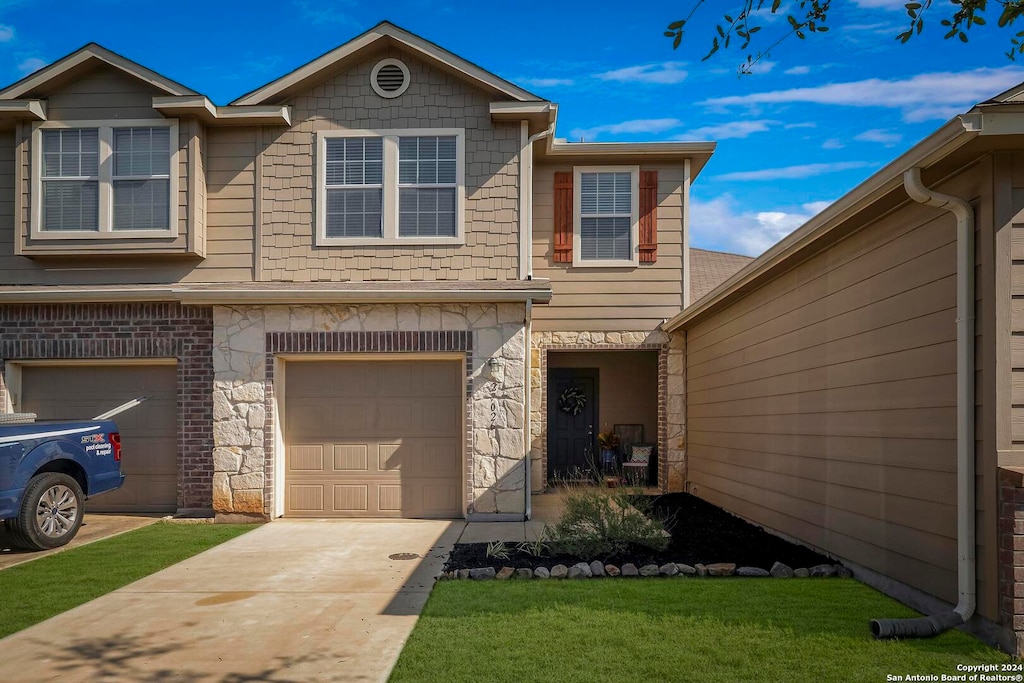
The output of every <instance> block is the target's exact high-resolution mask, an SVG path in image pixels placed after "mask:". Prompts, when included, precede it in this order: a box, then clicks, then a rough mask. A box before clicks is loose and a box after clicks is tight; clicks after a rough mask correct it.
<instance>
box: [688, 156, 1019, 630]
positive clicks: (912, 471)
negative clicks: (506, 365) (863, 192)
mask: <svg viewBox="0 0 1024 683" xmlns="http://www.w3.org/2000/svg"><path fill="white" fill-rule="evenodd" d="M988 163H990V161H986V162H985V163H981V164H978V165H976V166H975V167H973V168H970V169H967V170H966V171H964V172H962V173H961V174H960V175H958V176H957V177H956V178H955V179H954V181H951V182H947V183H943V184H942V185H940V186H939V187H937V188H936V189H938V190H940V191H943V192H948V193H951V194H954V195H957V196H966V197H981V199H980V200H979V201H978V202H977V203H978V205H979V206H978V209H977V213H978V215H979V217H980V218H979V228H980V229H981V230H982V231H984V230H986V229H989V228H985V227H984V226H985V225H986V224H987V225H989V226H991V222H990V221H989V222H988V223H986V220H987V219H986V217H987V216H988V217H990V216H991V214H990V213H986V211H988V210H989V208H990V207H988V202H989V201H990V199H989V198H990V197H991V194H990V192H989V190H990V182H991V181H990V176H989V174H988V169H989V168H990V166H989V165H986V164H988ZM857 227H858V228H859V227H861V226H857ZM954 228H955V223H954V220H953V219H952V217H950V215H949V214H948V213H944V212H940V211H938V210H936V209H934V208H930V207H923V206H921V205H917V204H912V203H906V204H904V205H902V207H901V208H899V209H898V210H897V211H895V212H892V213H889V214H888V215H885V216H884V217H882V218H881V219H879V220H877V221H875V222H873V223H870V224H868V225H867V226H865V227H862V229H859V231H857V232H853V234H851V235H850V236H849V237H847V238H845V239H843V240H841V241H839V242H837V243H834V244H833V245H831V246H829V247H827V248H826V249H825V250H823V251H821V252H819V253H816V254H814V255H813V256H810V257H809V258H807V259H806V260H804V261H802V262H799V263H798V264H797V265H795V266H793V267H792V268H790V269H789V270H787V271H786V272H784V273H783V274H781V275H779V276H777V277H776V278H775V279H773V280H769V281H768V282H766V283H763V284H761V285H759V286H757V287H754V288H752V290H751V291H749V292H748V293H746V294H744V295H743V296H741V297H740V298H737V299H735V300H733V301H732V302H731V303H730V304H728V305H726V306H725V307H723V308H721V309H719V310H718V311H717V312H715V313H712V314H710V315H709V316H707V317H706V318H703V319H700V320H699V321H697V322H695V323H693V324H692V325H690V326H689V327H688V329H687V330H686V367H685V373H686V399H685V400H686V416H685V417H686V421H687V434H686V441H687V444H686V468H687V487H688V490H689V491H691V492H692V493H694V494H696V495H698V496H700V497H702V498H705V499H707V500H709V501H711V502H713V503H715V504H718V505H721V506H722V507H724V508H726V509H728V510H731V511H733V512H735V513H737V514H739V515H741V516H743V517H746V518H748V519H750V520H753V521H754V522H756V523H758V524H763V525H765V526H766V527H769V528H771V529H774V530H776V531H779V532H782V533H784V534H787V535H789V536H792V537H795V538H798V539H800V540H802V541H804V542H807V543H810V544H812V545H814V546H816V547H818V548H821V549H824V550H825V551H828V552H829V553H833V554H834V555H836V556H837V557H840V558H843V559H845V560H849V561H852V562H854V563H856V564H857V565H860V566H863V567H866V568H868V569H870V570H872V571H874V572H878V573H880V574H883V575H885V576H888V577H891V578H893V579H896V580H897V581H900V582H902V583H904V584H907V585H909V586H912V587H914V588H917V589H920V590H922V591H924V592H926V593H929V594H931V595H934V596H938V597H940V598H941V599H943V600H946V601H948V602H953V603H955V602H956V601H957V582H956V576H957V548H956V512H957V510H956V331H955V319H956V309H955V306H956V301H955V283H956V264H955V260H954V256H955V252H956V242H955V229H954ZM979 260H980V261H981V263H982V268H981V269H979V282H984V281H985V278H986V277H987V275H986V273H990V272H991V271H990V270H987V268H988V266H986V265H985V263H986V261H985V257H982V256H979ZM982 291H983V290H982V289H980V288H979V294H978V296H979V298H980V297H981V296H982ZM985 310H986V307H985V306H984V305H982V306H981V307H980V309H979V314H978V315H979V319H980V318H983V315H984V311H985ZM978 329H979V332H980V331H981V330H982V329H983V326H982V324H981V323H979V327H978ZM986 341H987V340H986V338H985V337H984V336H983V335H982V334H979V335H978V338H977V344H978V348H979V350H982V349H984V348H985V342H986ZM982 353H983V352H982V351H980V352H979V358H980V357H981V355H982ZM985 372H986V371H985V370H984V369H983V368H982V367H981V365H979V372H978V374H977V381H978V386H979V387H984V386H985V382H986V381H991V379H990V378H987V377H986V375H985ZM984 395H985V393H984V390H983V389H981V390H979V395H978V403H979V406H980V409H979V433H978V445H979V448H978V454H979V457H978V468H977V476H978V488H977V492H978V495H977V508H978V525H977V526H978V529H979V534H978V538H977V546H978V551H977V556H978V574H977V576H978V596H979V602H978V612H979V614H981V615H982V616H984V617H987V618H988V619H991V620H993V621H995V620H998V618H999V614H998V606H997V601H996V595H997V586H996V583H997V580H996V576H997V572H996V559H997V558H996V551H997V548H996V542H995V529H996V517H995V515H996V512H997V511H996V484H995V471H996V468H995V462H994V457H995V449H994V448H988V447H986V445H985V444H986V442H987V439H988V438H989V437H988V436H986V434H987V431H986V430H987V429H988V427H987V426H986V418H985V415H986V413H985V410H986V409H985V407H984V398H983V397H984Z"/></svg>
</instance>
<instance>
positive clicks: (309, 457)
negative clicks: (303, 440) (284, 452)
mask: <svg viewBox="0 0 1024 683" xmlns="http://www.w3.org/2000/svg"><path fill="white" fill-rule="evenodd" d="M288 469H289V470H295V471H304V472H323V471H324V447H323V445H322V444H312V445H310V444H296V445H294V446H292V447H291V448H289V449H288Z"/></svg>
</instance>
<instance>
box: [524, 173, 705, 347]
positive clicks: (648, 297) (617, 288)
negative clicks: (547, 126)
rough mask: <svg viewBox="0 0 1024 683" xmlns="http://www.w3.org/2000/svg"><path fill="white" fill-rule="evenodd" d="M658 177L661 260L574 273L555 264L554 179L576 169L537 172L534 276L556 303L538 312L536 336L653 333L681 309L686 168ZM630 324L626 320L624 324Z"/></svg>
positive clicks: (561, 265)
mask: <svg viewBox="0 0 1024 683" xmlns="http://www.w3.org/2000/svg"><path fill="white" fill-rule="evenodd" d="M643 170H656V171H658V214H657V215H658V221H657V229H658V259H657V261H655V262H654V263H650V264H647V263H644V264H640V265H639V266H638V267H636V268H573V267H572V264H568V263H555V262H554V248H553V242H554V222H553V216H554V203H553V197H554V174H555V173H556V172H560V171H572V166H558V165H550V164H539V165H537V166H536V167H535V168H534V173H535V176H534V205H533V206H534V208H533V274H534V277H537V278H546V279H549V280H551V289H552V299H551V303H549V304H548V305H546V306H538V307H536V308H534V313H533V327H534V329H535V330H537V331H558V330H566V331H573V330H580V331H583V330H592V331H605V332H615V331H619V330H653V329H654V328H655V327H657V326H658V325H659V324H660V323H661V322H662V321H663V320H664V319H666V318H671V317H672V316H674V315H675V314H677V313H678V312H679V310H680V308H682V304H683V259H682V253H683V247H682V242H683V222H682V191H683V182H684V179H685V171H684V168H683V166H682V165H676V166H644V167H643ZM626 319H628V320H626Z"/></svg>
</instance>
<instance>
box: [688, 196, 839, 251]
mask: <svg viewBox="0 0 1024 683" xmlns="http://www.w3.org/2000/svg"><path fill="white" fill-rule="evenodd" d="M830 203H831V202H809V203H807V204H803V205H801V206H799V207H793V208H792V209H790V210H787V211H783V210H771V211H742V210H738V208H737V207H736V200H735V199H734V198H733V196H732V195H730V194H723V195H720V196H718V197H715V198H714V199H712V200H710V201H706V202H705V201H700V200H699V199H694V200H693V202H692V203H691V204H690V230H691V239H692V244H693V246H695V247H706V248H712V249H724V250H726V251H732V252H737V253H740V254H746V255H748V256H757V255H758V254H761V253H763V252H764V250H765V249H767V248H768V247H770V246H772V245H773V244H775V243H776V242H778V241H779V240H781V239H782V238H783V237H785V236H786V235H788V234H789V233H791V232H793V230H795V229H796V228H798V227H800V226H801V225H803V224H804V223H806V222H807V221H808V220H809V219H810V218H811V217H812V216H814V215H815V214H816V213H818V212H820V211H821V210H822V209H824V208H825V207H826V206H828V205H829V204H830Z"/></svg>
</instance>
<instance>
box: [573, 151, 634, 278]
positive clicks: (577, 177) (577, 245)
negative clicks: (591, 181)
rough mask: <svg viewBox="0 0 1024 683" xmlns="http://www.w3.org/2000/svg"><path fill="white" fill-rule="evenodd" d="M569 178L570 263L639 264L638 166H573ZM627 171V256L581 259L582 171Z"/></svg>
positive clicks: (578, 265) (598, 265)
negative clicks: (628, 186)
mask: <svg viewBox="0 0 1024 683" xmlns="http://www.w3.org/2000/svg"><path fill="white" fill-rule="evenodd" d="M572 171H573V178H572V205H573V211H572V266H573V268H635V267H638V266H639V265H640V167H639V166H573V169H572ZM627 172H628V173H629V174H630V190H629V191H630V229H629V241H630V248H629V252H630V254H631V255H632V257H631V258H629V259H601V260H594V259H587V260H584V259H583V258H581V246H582V245H581V242H582V238H581V235H580V224H581V222H582V221H581V218H582V203H581V199H580V198H581V193H582V189H583V187H582V186H583V183H582V176H583V174H584V173H627Z"/></svg>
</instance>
